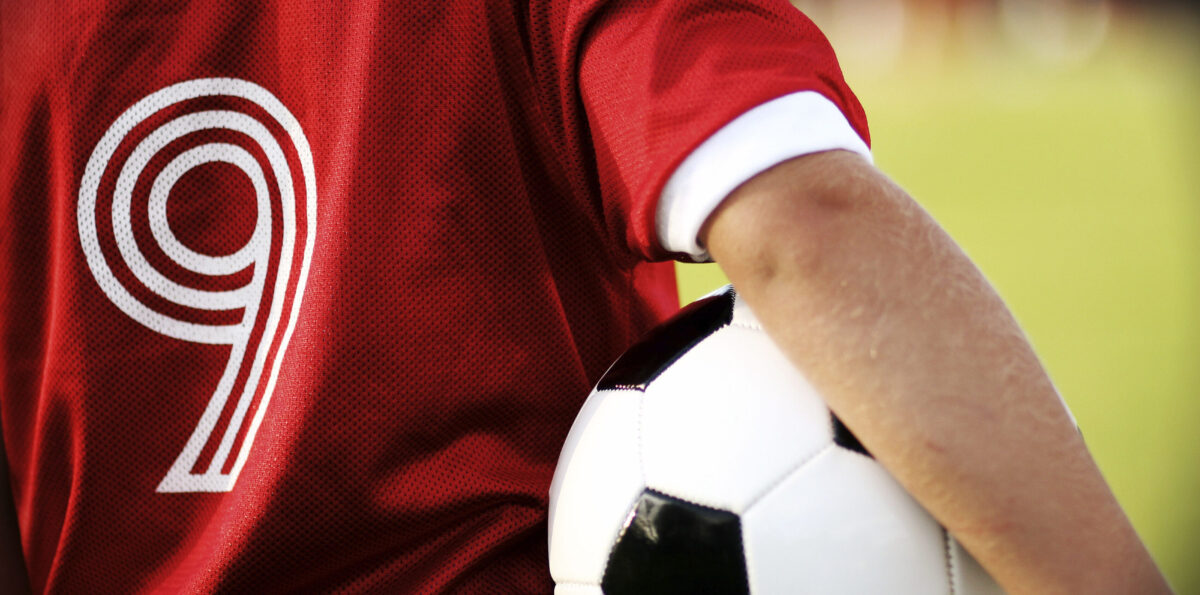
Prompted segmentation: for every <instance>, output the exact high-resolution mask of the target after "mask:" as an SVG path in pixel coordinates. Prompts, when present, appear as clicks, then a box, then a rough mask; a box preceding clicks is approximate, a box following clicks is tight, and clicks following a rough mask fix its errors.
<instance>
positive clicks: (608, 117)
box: [578, 0, 870, 260]
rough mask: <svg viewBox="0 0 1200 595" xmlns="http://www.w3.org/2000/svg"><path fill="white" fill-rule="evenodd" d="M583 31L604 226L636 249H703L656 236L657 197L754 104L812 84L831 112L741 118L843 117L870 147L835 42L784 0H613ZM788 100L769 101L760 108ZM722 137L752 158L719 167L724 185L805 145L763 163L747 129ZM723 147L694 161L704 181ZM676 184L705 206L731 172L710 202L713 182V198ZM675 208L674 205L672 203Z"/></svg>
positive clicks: (821, 130) (801, 128)
mask: <svg viewBox="0 0 1200 595" xmlns="http://www.w3.org/2000/svg"><path fill="white" fill-rule="evenodd" d="M586 30H587V34H586V35H585V36H584V37H583V39H582V40H581V43H582V46H581V50H580V51H581V53H580V58H579V66H578V68H579V70H578V73H579V75H578V76H579V90H580V95H581V98H582V101H583V107H584V110H585V112H586V117H587V125H588V129H589V132H590V135H591V141H592V144H593V147H594V151H595V158H596V167H597V171H598V175H599V181H600V189H601V193H602V196H603V203H604V213H605V219H606V222H607V224H608V227H609V230H610V233H613V234H622V235H623V239H624V241H625V242H626V245H627V246H628V248H629V249H630V250H631V251H632V252H633V253H635V254H637V255H639V256H640V257H642V258H645V259H650V260H662V259H666V258H671V257H674V258H678V259H685V260H696V259H704V258H706V255H705V254H704V252H703V249H702V248H700V247H698V246H694V245H693V244H694V241H683V242H671V241H667V242H662V241H660V239H659V238H660V235H659V229H658V223H657V220H658V215H657V214H658V212H659V209H658V205H659V198H660V196H662V195H663V191H664V188H666V186H667V182H668V180H669V179H671V177H672V174H673V173H675V172H676V170H678V169H679V168H680V166H681V164H683V163H684V162H685V159H687V158H688V157H689V155H692V154H693V153H694V152H695V151H696V150H697V148H698V147H701V145H702V144H705V141H707V140H709V139H710V138H711V137H714V134H716V133H717V132H718V131H721V130H723V129H724V128H725V127H726V126H727V125H729V124H731V123H732V122H734V121H735V120H738V119H739V117H740V116H743V115H748V113H750V112H751V110H753V109H754V108H756V107H759V106H763V105H764V104H769V103H772V101H773V100H776V99H780V98H784V97H786V96H790V95H793V94H797V93H803V92H811V93H814V94H816V95H818V96H819V98H822V99H824V100H826V101H827V102H828V104H831V105H832V107H833V108H835V109H834V110H833V112H828V111H825V112H820V110H818V112H819V113H818V112H811V111H810V113H808V114H807V115H806V114H805V113H803V109H804V108H801V109H802V112H801V113H799V114H796V113H793V114H792V115H791V116H786V115H785V116H781V117H783V118H785V119H786V118H790V119H791V122H790V123H788V122H784V121H782V120H781V121H780V122H778V123H779V124H780V125H779V126H775V127H773V126H772V125H771V124H774V123H776V122H773V121H771V120H772V117H768V118H767V119H768V122H767V125H766V126H763V125H762V122H761V121H757V120H756V122H757V124H756V125H755V126H751V127H749V128H748V130H749V131H750V132H749V134H750V135H751V136H753V135H754V134H757V133H759V132H761V131H763V130H767V129H771V128H775V129H776V130H777V131H778V133H779V134H801V135H804V134H818V135H819V134H829V130H832V129H835V128H838V127H839V126H846V127H847V128H848V129H849V130H851V131H852V132H853V134H854V135H856V136H857V137H858V140H859V141H860V142H861V146H862V148H863V149H865V148H866V147H869V143H870V137H869V133H868V130H867V124H866V116H865V114H864V112H863V109H862V106H861V105H860V104H859V102H858V99H857V98H856V97H855V96H854V94H853V93H852V92H851V91H850V89H849V87H848V86H847V84H846V82H845V80H844V78H843V76H842V73H841V69H840V68H839V66H838V63H837V58H836V56H835V55H834V52H833V49H832V47H831V46H830V45H829V42H828V41H827V40H826V39H825V37H824V35H823V34H822V33H821V32H820V31H819V30H818V29H817V27H816V26H815V25H814V24H813V23H812V21H810V20H809V19H808V18H807V17H805V16H804V15H803V14H801V13H800V12H799V11H798V10H796V9H795V8H794V7H793V6H792V5H791V4H789V3H788V2H786V0H778V1H773V0H748V1H742V2H730V1H718V0H686V1H679V2H609V3H606V4H603V5H602V6H599V7H598V8H596V9H595V10H594V11H591V22H590V23H589V24H588V27H587V29H586ZM785 103H786V102H785ZM813 103H814V104H820V105H828V104H824V103H822V102H820V101H815V102H813ZM792 107H795V106H792ZM788 111H789V109H784V110H777V109H768V110H767V112H766V113H767V114H768V116H769V115H770V114H772V113H774V114H779V113H784V114H786V113H787V112H788ZM758 113H760V114H761V113H763V112H762V111H761V110H760V111H759V112H758ZM831 113H832V114H838V113H840V115H841V116H842V117H843V118H842V120H844V124H839V123H838V118H836V116H835V117H833V120H834V122H833V123H832V124H829V123H828V122H825V123H818V124H813V123H812V122H813V121H815V120H813V118H814V117H815V118H817V119H818V120H829V119H830V116H831ZM798 122H799V123H798ZM804 122H808V123H804ZM739 128H745V127H739ZM735 130H736V129H735ZM756 131H758V132H756ZM842 132H845V130H844V129H843V130H842ZM839 139H840V140H838V141H837V142H836V143H834V144H835V145H847V144H854V143H852V142H850V141H847V140H846V139H845V135H844V134H842V135H841V136H840V137H839ZM795 140H797V139H791V140H787V139H785V142H783V143H782V144H785V145H787V144H791V145H798V146H806V145H811V146H816V145H820V144H821V143H820V142H817V143H816V145H814V142H813V139H812V138H805V139H799V142H798V143H797V142H791V141H795ZM817 140H818V141H820V139H817ZM826 140H827V139H826ZM764 144H780V143H778V142H776V141H771V142H770V143H768V142H767V141H764ZM826 144H828V143H826ZM718 146H721V147H722V149H721V151H729V153H728V154H727V155H724V156H723V157H725V158H726V159H725V161H727V162H729V163H735V162H741V163H743V165H745V164H750V165H752V166H755V167H758V168H759V169H757V170H755V171H749V174H748V175H747V173H746V171H748V170H745V168H744V167H743V168H740V170H739V171H740V172H741V173H736V174H735V175H732V176H725V181H724V182H723V183H724V184H726V185H727V184H729V183H731V182H730V181H729V180H735V179H736V178H738V177H742V181H744V180H745V179H747V178H748V177H750V176H752V175H753V174H754V173H757V172H758V171H761V170H762V169H766V167H770V165H773V164H774V163H778V162H779V161H782V160H783V159H786V158H788V157H789V156H795V155H798V154H803V152H801V153H795V152H793V153H792V154H791V155H788V156H784V157H782V158H778V155H776V157H775V158H778V160H777V161H774V162H773V163H766V165H765V166H763V163H764V162H763V156H762V155H757V154H755V147H756V144H755V143H753V142H746V141H745V140H744V139H743V140H741V141H738V142H735V143H732V144H730V145H727V146H726V145H725V144H724V143H720V144H719V145H718ZM832 148H847V147H843V146H835V147H832ZM791 150H793V151H794V148H793V149H791ZM816 150H824V149H816ZM786 152H787V151H784V153H786ZM805 152H811V150H810V151H805ZM860 152H862V151H860ZM709 153H710V154H711V153H712V152H711V151H709ZM718 153H720V151H718ZM758 153H763V151H758ZM767 153H770V151H767ZM777 153H778V152H777ZM720 157H721V155H718V158H717V159H712V158H709V159H705V160H703V161H701V162H699V163H700V166H699V167H700V169H701V170H702V171H701V172H700V173H701V175H700V176H699V178H694V179H699V180H700V182H699V183H700V184H702V185H703V184H705V183H707V182H705V176H704V174H705V173H706V172H707V168H709V167H710V166H711V165H710V164H713V163H718V162H720V161H722V159H721V158H720ZM767 161H770V159H767ZM751 169H753V167H752V168H751ZM718 177H719V176H718ZM694 183H696V182H688V183H686V184H684V186H688V185H690V184H694ZM737 183H740V182H737ZM673 186H674V190H675V191H676V192H675V195H674V196H675V198H674V199H673V200H682V201H684V202H686V203H691V202H692V201H696V202H697V203H704V202H706V201H707V202H708V203H710V204H708V206H704V205H701V206H700V207H698V209H693V210H695V211H697V212H700V213H701V216H702V217H703V216H706V215H707V213H708V212H711V209H712V208H713V207H715V206H716V204H717V203H719V200H720V199H721V198H723V197H724V195H725V194H727V193H728V191H729V190H732V189H733V187H736V183H735V184H734V186H733V187H729V188H727V189H725V190H724V193H721V191H719V190H718V191H717V192H716V193H715V194H716V202H713V201H712V198H711V196H712V195H713V194H714V192H712V191H711V190H712V188H709V189H708V190H710V191H709V192H708V194H709V196H710V197H709V198H705V197H703V196H701V197H694V196H683V195H680V194H679V192H678V191H679V190H680V187H679V186H680V185H679V184H674V185H673ZM676 206H677V205H676ZM671 210H672V211H675V208H674V206H673V207H672V209H671ZM700 222H701V223H702V222H703V219H702V218H701V220H700ZM696 229H698V224H697V227H696ZM683 234H684V236H686V235H687V232H686V231H685V232H683ZM669 235H670V234H668V236H669ZM664 239H668V238H667V237H664ZM692 240H694V236H693V238H692Z"/></svg>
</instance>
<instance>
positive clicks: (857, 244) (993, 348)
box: [701, 151, 1170, 594]
mask: <svg viewBox="0 0 1200 595" xmlns="http://www.w3.org/2000/svg"><path fill="white" fill-rule="evenodd" d="M701 240H702V241H703V242H704V245H705V246H707V248H708V250H709V252H710V253H711V254H712V255H713V257H714V259H715V260H716V261H717V262H718V263H720V265H721V267H722V269H723V270H724V271H725V273H726V274H727V275H728V276H729V278H730V280H731V281H732V282H733V284H734V286H735V287H737V288H738V290H739V294H740V295H741V296H742V297H743V298H744V299H745V300H746V302H747V303H748V304H749V305H750V307H751V308H752V309H754V311H755V313H756V314H757V315H758V317H759V318H760V319H761V320H762V322H763V324H764V326H765V327H766V330H767V332H768V334H770V335H771V337H772V338H773V339H774V340H775V341H776V342H777V343H778V344H779V345H780V347H781V348H782V349H783V351H784V352H785V353H786V354H787V355H788V357H789V358H790V359H791V360H792V362H793V363H795V364H796V365H797V366H798V367H799V368H800V369H801V370H803V371H804V373H805V374H806V375H807V376H808V378H809V379H810V381H811V382H812V383H813V384H814V386H816V387H817V388H818V389H819V390H820V391H821V393H822V394H823V395H824V396H825V397H826V399H827V401H828V403H829V406H830V408H831V409H833V411H834V412H836V413H837V415H838V416H839V417H841V418H842V419H843V420H844V421H845V423H846V424H847V426H849V427H850V428H851V429H852V430H853V431H854V432H855V434H857V435H858V437H859V439H860V440H861V441H862V442H863V443H864V445H866V447H867V448H868V449H870V450H871V452H872V453H874V454H875V456H876V458H877V459H878V460H879V461H880V463H881V464H883V465H884V466H885V467H886V468H887V469H888V470H889V471H891V473H892V474H893V475H894V476H895V477H896V478H897V479H898V480H899V481H900V483H901V484H903V485H904V486H905V487H906V488H907V489H908V490H909V492H910V493H912V494H913V496H914V497H916V499H917V500H918V501H920V502H921V503H922V504H923V505H924V506H925V507H926V508H927V509H928V510H929V511H930V513H932V514H933V516H934V517H935V518H937V519H938V520H939V521H940V522H941V523H942V524H943V525H944V526H946V527H947V528H948V529H949V530H950V531H951V532H952V533H954V534H955V536H956V537H957V538H958V539H959V540H960V541H961V543H962V544H963V546H964V547H965V548H967V550H968V551H970V552H971V554H972V555H974V556H975V558H976V559H977V560H978V561H979V562H980V563H981V564H982V565H983V566H984V567H985V568H986V569H987V570H988V571H989V572H990V573H991V574H992V576H993V577H994V578H995V579H996V580H997V582H999V583H1000V585H1001V586H1002V587H1004V588H1005V590H1007V591H1008V592H1010V593H1039V594H1044V593H1169V592H1170V588H1169V587H1168V585H1167V583H1166V580H1165V579H1164V577H1163V576H1162V574H1161V572H1160V571H1159V570H1158V568H1157V567H1156V566H1155V564H1154V561H1153V560H1152V559H1151V558H1150V555H1149V553H1148V552H1147V551H1146V548H1145V546H1144V545H1143V544H1142V542H1141V540H1140V539H1139V538H1138V536H1137V534H1136V532H1135V531H1134V529H1133V527H1132V525H1131V524H1130V522H1129V520H1128V519H1127V517H1126V516H1125V514H1124V512H1123V511H1122V510H1121V508H1120V506H1119V504H1118V503H1117V501H1116V499H1115V498H1114V496H1113V494H1112V492H1111V491H1110V490H1109V488H1108V485H1107V484H1106V483H1105V481H1104V478H1103V477H1102V476H1101V474H1100V471H1099V469H1098V468H1097V467H1096V465H1095V463H1094V461H1093V460H1092V458H1091V456H1090V455H1089V454H1088V452H1087V449H1086V448H1085V446H1084V443H1083V440H1082V438H1081V436H1080V434H1079V432H1078V431H1077V430H1076V428H1075V426H1074V424H1073V423H1072V421H1071V419H1070V416H1069V414H1068V413H1067V412H1066V411H1065V409H1064V408H1063V406H1062V403H1061V401H1060V399H1059V396H1058V394H1057V392H1056V391H1055V388H1054V386H1053V385H1052V384H1051V382H1050V379H1049V378H1048V376H1047V374H1046V372H1045V370H1044V369H1043V367H1042V365H1041V363H1040V362H1039V361H1038V359H1037V357H1036V355H1035V354H1034V352H1033V350H1032V348H1031V347H1030V345H1029V342H1028V341H1027V339H1026V337H1025V335H1024V334H1023V332H1022V331H1021V329H1020V327H1019V326H1018V325H1017V323H1016V321H1015V320H1014V319H1013V317H1012V316H1011V314H1010V313H1009V311H1008V309H1007V307H1006V306H1005V305H1004V303H1003V302H1002V301H1001V299H1000V298H999V296H998V295H997V294H996V292H995V291H994V290H993V289H992V287H991V285H990V284H989V283H988V282H987V281H986V280H985V279H984V277H983V276H982V274H980V272H979V271H978V270H977V269H976V268H975V266H974V265H973V264H972V263H971V261H970V260H969V259H968V258H967V257H966V256H965V255H964V254H963V253H962V251H961V250H960V249H959V247H958V246H957V245H956V244H955V243H954V241H953V240H951V239H950V237H949V236H948V235H947V234H946V233H945V232H944V231H943V230H942V229H941V228H940V227H939V226H938V224H937V223H936V222H934V221H933V219H932V218H930V217H929V215H928V214H927V213H926V212H925V211H924V210H922V209H921V208H920V207H919V206H918V205H917V204H916V202H915V201H913V200H912V198H910V197H909V196H908V195H907V194H906V193H905V192H904V191H903V190H902V189H900V188H899V187H898V186H896V185H895V184H894V183H892V182H891V181H890V180H889V179H888V178H887V177H886V176H884V175H883V174H882V173H880V172H879V171H878V170H877V169H875V168H874V166H872V165H870V164H869V163H868V162H867V161H866V160H864V159H862V158H861V157H859V156H857V155H854V154H852V153H847V152H841V151H833V152H828V153H820V154H815V155H809V156H805V157H800V158H797V159H793V160H791V161H788V162H786V163H783V164H780V165H778V166H776V167H774V168H772V169H770V170H768V171H766V172H763V173H762V174H759V175H758V176H756V177H755V178H753V179H752V180H750V181H749V182H747V183H746V184H744V185H742V186H741V187H740V188H739V189H738V190H736V191H735V192H734V193H733V194H732V195H730V197H729V198H727V199H726V200H725V202H724V204H723V205H722V206H721V207H720V208H719V209H718V211H717V212H716V213H714V214H713V216H712V217H710V218H709V222H708V224H707V225H706V227H705V229H704V230H702V232H701Z"/></svg>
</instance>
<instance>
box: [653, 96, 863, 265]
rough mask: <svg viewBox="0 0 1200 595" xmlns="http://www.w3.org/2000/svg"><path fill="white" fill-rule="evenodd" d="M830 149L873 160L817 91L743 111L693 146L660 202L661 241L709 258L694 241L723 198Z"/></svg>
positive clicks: (672, 248)
mask: <svg viewBox="0 0 1200 595" xmlns="http://www.w3.org/2000/svg"><path fill="white" fill-rule="evenodd" d="M834 149H843V150H846V151H852V152H854V153H858V154H859V155H862V156H863V157H865V158H866V159H867V160H868V161H872V159H871V150H870V149H869V148H868V147H867V144H866V143H865V142H863V140H862V138H861V137H859V136H858V133H857V132H855V131H854V128H853V127H851V126H850V122H848V121H847V120H846V117H845V116H844V115H843V114H842V112H841V110H840V109H838V107H837V106H836V105H834V103H833V102H832V101H830V100H828V99H826V98H825V96H823V95H821V94H820V93H817V92H815V91H801V92H799V93H792V94H790V95H784V96H783V97H779V98H776V99H773V100H771V101H768V102H767V103H764V104H762V105H759V106H758V107H755V108H753V109H751V110H749V111H747V112H746V113H744V114H742V115H740V116H738V117H737V118H736V119H734V120H733V121H732V122H730V123H728V124H726V125H725V127H724V128H722V129H720V130H718V131H717V132H716V133H715V134H713V135H712V136H710V137H709V138H708V140H706V141H704V142H703V143H701V144H700V146H699V147H696V150H695V151H692V153H691V155H688V157H687V159H684V161H683V163H680V164H679V167H678V168H677V169H676V170H675V173H673V174H671V178H670V179H669V180H667V184H666V186H664V187H663V192H662V196H660V197H659V200H658V210H657V213H656V222H655V227H656V231H657V233H658V241H659V243H661V244H662V247H663V248H664V249H666V250H667V251H669V252H675V253H680V254H687V255H689V256H690V257H691V258H692V260H695V261H696V262H704V261H708V260H710V258H709V256H708V251H707V250H705V249H704V247H702V246H700V244H699V241H698V237H697V236H698V235H699V233H700V228H701V227H702V226H703V225H704V222H705V221H706V220H707V219H708V216H709V215H710V214H712V212H713V211H714V210H716V208H717V206H719V205H720V204H721V201H723V200H725V197H726V196H728V195H729V194H730V193H731V192H733V191H734V189H736V188H737V187H738V186H741V185H742V184H743V183H745V182H746V181H747V180H749V179H750V178H752V177H754V176H755V175H757V174H759V173H760V172H763V171H766V170H767V169H769V168H771V167H772V166H775V165H778V164H780V163H782V162H784V161H787V160H788V159H791V158H793V157H799V156H801V155H807V154H809V153H819V152H822V151H831V150H834Z"/></svg>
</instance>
